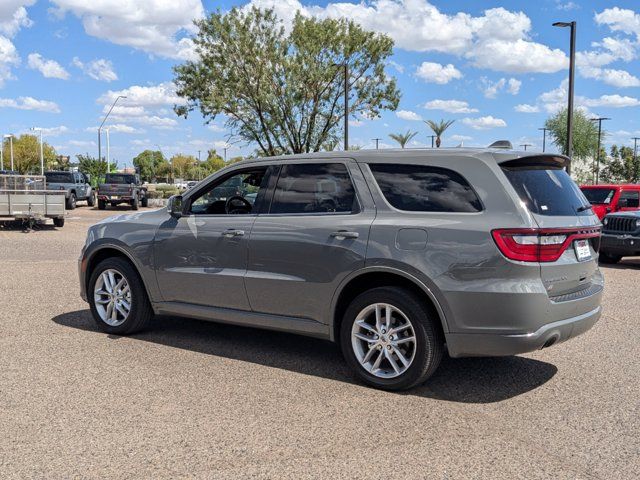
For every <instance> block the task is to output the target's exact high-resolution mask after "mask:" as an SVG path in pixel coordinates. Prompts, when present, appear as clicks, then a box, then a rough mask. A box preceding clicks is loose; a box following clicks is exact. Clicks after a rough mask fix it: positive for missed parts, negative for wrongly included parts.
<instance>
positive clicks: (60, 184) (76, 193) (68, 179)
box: [44, 171, 96, 210]
mask: <svg viewBox="0 0 640 480" xmlns="http://www.w3.org/2000/svg"><path fill="white" fill-rule="evenodd" d="M44 176H45V177H46V179H47V189H48V190H64V196H65V200H66V207H67V210H73V209H74V208H76V203H77V202H80V201H85V200H86V202H87V205H89V206H90V207H93V206H94V205H95V201H96V197H95V192H94V191H93V188H92V187H91V184H90V183H89V177H88V176H87V175H85V174H84V173H82V172H58V171H50V172H44Z"/></svg>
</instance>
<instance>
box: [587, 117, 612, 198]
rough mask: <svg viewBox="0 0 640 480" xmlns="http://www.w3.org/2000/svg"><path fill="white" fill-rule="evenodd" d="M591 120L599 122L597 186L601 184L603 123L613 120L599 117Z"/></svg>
mask: <svg viewBox="0 0 640 480" xmlns="http://www.w3.org/2000/svg"><path fill="white" fill-rule="evenodd" d="M590 120H591V121H592V122H598V151H597V153H596V162H597V166H596V185H598V183H600V139H601V138H602V122H603V121H604V120H611V119H610V118H607V117H598V118H591V119H590Z"/></svg>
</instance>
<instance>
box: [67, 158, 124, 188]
mask: <svg viewBox="0 0 640 480" xmlns="http://www.w3.org/2000/svg"><path fill="white" fill-rule="evenodd" d="M76 159H77V160H78V170H80V171H81V172H83V173H87V174H89V175H90V176H91V185H93V186H94V187H95V186H97V185H98V184H100V183H102V182H103V180H104V174H105V173H106V172H107V161H106V160H104V159H102V160H98V158H97V157H92V156H91V155H89V154H88V153H86V154H84V155H83V154H80V155H76ZM116 169H117V164H116V163H115V162H111V165H109V171H110V172H115V171H116Z"/></svg>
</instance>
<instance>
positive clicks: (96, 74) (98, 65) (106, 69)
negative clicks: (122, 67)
mask: <svg viewBox="0 0 640 480" xmlns="http://www.w3.org/2000/svg"><path fill="white" fill-rule="evenodd" d="M73 65H74V66H76V67H78V68H79V69H80V70H82V71H83V72H84V73H85V75H88V76H90V77H91V78H93V79H94V80H100V81H103V82H113V81H114V80H118V75H116V72H115V71H114V70H113V64H112V63H111V61H110V60H105V59H104V58H98V59H96V60H92V61H90V62H89V63H84V62H82V61H81V60H80V59H79V58H78V57H73Z"/></svg>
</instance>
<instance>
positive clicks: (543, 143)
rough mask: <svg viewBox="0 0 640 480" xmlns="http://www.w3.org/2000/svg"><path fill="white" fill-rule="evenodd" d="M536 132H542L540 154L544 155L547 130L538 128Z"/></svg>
mask: <svg viewBox="0 0 640 480" xmlns="http://www.w3.org/2000/svg"><path fill="white" fill-rule="evenodd" d="M538 130H542V153H544V151H545V149H546V146H547V130H549V129H548V128H544V127H543V128H539V129H538Z"/></svg>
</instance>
